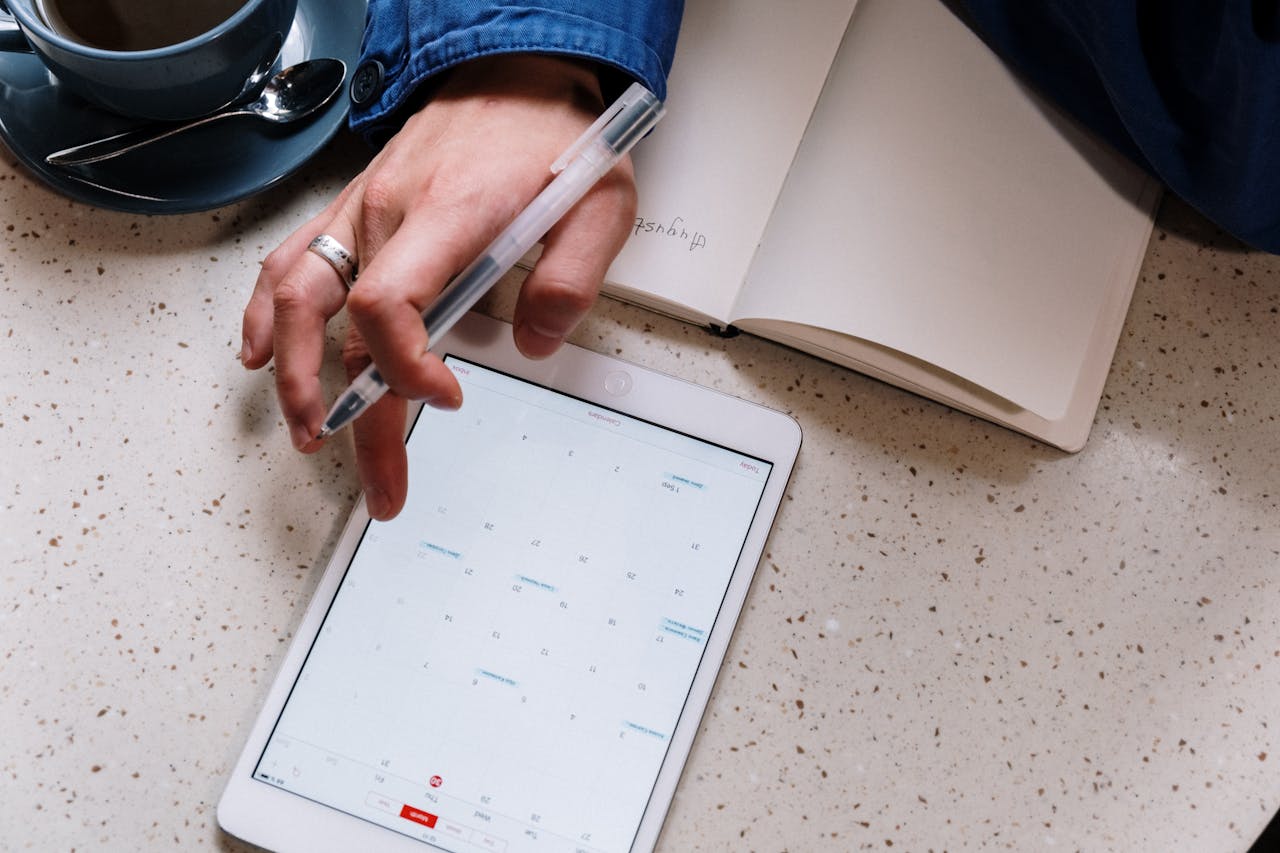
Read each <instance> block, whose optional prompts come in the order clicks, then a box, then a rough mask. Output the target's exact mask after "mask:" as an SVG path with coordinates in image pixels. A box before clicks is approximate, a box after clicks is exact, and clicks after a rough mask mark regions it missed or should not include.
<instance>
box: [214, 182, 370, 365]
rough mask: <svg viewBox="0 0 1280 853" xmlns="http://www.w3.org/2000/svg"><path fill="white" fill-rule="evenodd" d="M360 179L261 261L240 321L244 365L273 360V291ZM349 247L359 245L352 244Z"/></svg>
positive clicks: (343, 205) (351, 193) (335, 213)
mask: <svg viewBox="0 0 1280 853" xmlns="http://www.w3.org/2000/svg"><path fill="white" fill-rule="evenodd" d="M359 183H360V180H359V179H357V180H356V181H353V182H352V183H350V184H348V185H347V187H346V188H345V189H344V190H343V191H342V192H341V193H340V194H339V195H338V197H337V198H335V199H334V200H333V201H332V202H330V203H329V205H328V206H327V207H326V208H325V209H324V210H323V211H321V212H320V214H319V215H317V216H316V217H315V218H313V219H311V220H310V221H309V222H307V224H306V225H303V226H302V227H301V228H299V229H298V230H297V231H295V232H293V234H291V235H290V236H289V238H288V239H287V240H285V241H284V242H283V243H282V244H280V246H279V247H278V248H276V249H275V250H274V251H273V252H272V253H271V254H269V255H267V257H266V259H265V260H264V261H263V262H262V269H261V270H259V271H258V278H257V281H256V282H255V283H254V286H253V295H252V296H250V297H249V302H248V304H247V305H246V306H245V310H244V318H243V320H242V321H241V333H242V340H243V342H242V344H241V347H240V361H241V363H243V364H244V366H245V367H247V368H250V369H253V370H256V369H257V368H259V367H262V366H264V365H265V364H266V363H267V362H269V361H270V360H271V356H272V354H273V352H274V348H275V342H274V340H273V338H272V328H273V326H274V318H273V312H274V308H273V294H274V293H275V289H276V285H277V284H279V283H280V281H281V280H282V279H283V278H284V277H285V275H286V274H287V273H288V272H289V270H290V269H292V267H293V265H294V264H295V263H297V262H298V260H299V259H300V258H301V257H302V256H303V254H304V253H305V252H306V251H307V246H308V244H310V242H311V240H312V238H313V237H315V236H316V235H317V234H320V233H322V232H323V231H324V229H325V226H327V225H328V224H329V223H330V222H331V221H332V220H333V219H334V217H335V216H337V214H338V211H340V210H343V209H344V208H345V207H346V205H347V204H348V200H349V199H350V198H351V197H352V195H354V194H355V193H356V192H357V190H358V185H359ZM349 248H352V249H354V248H356V247H354V246H351V247H349Z"/></svg>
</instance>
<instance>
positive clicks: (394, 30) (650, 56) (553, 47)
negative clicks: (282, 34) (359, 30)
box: [351, 0, 684, 142]
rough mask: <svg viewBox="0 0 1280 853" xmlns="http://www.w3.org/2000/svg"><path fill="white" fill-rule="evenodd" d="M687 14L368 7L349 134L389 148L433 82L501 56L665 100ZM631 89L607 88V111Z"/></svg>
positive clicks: (673, 10)
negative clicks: (542, 58)
mask: <svg viewBox="0 0 1280 853" xmlns="http://www.w3.org/2000/svg"><path fill="white" fill-rule="evenodd" d="M683 11H684V2H683V0H610V2H598V0H537V2H532V3H501V2H488V1H487V0H370V2H369V11H368V17H367V22H366V26H365V33H364V41H363V43H362V44H361V57H360V63H359V65H358V66H357V67H356V70H355V73H354V74H353V78H352V79H353V85H352V101H353V105H352V112H351V127H352V129H353V130H355V131H356V132H358V133H360V134H362V135H364V136H365V137H366V138H368V139H370V140H371V141H375V142H376V141H378V140H380V139H385V138H386V137H388V136H389V135H390V134H391V133H394V131H395V130H396V129H397V128H398V127H399V125H400V123H401V122H403V121H404V119H405V118H406V117H407V116H406V115H405V114H404V108H405V107H406V106H408V105H410V104H411V103H414V94H415V92H416V91H417V90H418V89H419V87H420V86H421V85H422V84H423V83H424V82H425V81H426V80H428V79H430V78H431V77H432V76H433V75H436V74H439V73H440V72H441V71H444V70H446V69H448V68H452V67H453V66H455V65H458V64H459V63H462V62H466V61H467V60H469V59H476V58H478V57H482V56H491V55H494V54H500V53H543V54H557V55H561V56H571V57H576V58H581V59H589V60H594V61H595V62H599V63H602V64H604V65H606V66H609V67H612V68H614V69H616V70H618V71H619V72H621V74H620V75H618V76H619V79H620V80H626V79H627V78H630V80H637V81H639V82H641V83H643V84H644V85H645V86H647V87H648V88H649V89H650V90H651V91H652V92H654V93H655V94H656V95H657V96H658V97H659V98H665V97H666V88H667V74H668V73H669V72H670V70H671V59H672V56H673V55H674V53H675V46H676V36H677V33H678V31H679V27H680V18H681V15H682V14H683ZM628 82H629V80H628ZM624 87H625V84H624V85H620V86H617V87H616V88H617V91H611V90H609V89H608V88H606V91H605V98H606V102H607V101H608V100H611V99H612V96H614V95H616V94H618V93H620V92H621V89H622V88H624Z"/></svg>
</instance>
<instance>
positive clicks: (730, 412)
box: [217, 313, 801, 853]
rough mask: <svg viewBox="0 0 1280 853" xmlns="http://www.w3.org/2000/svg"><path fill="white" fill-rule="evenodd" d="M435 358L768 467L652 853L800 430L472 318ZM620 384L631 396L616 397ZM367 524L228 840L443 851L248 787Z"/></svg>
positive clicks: (264, 787)
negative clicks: (524, 345)
mask: <svg viewBox="0 0 1280 853" xmlns="http://www.w3.org/2000/svg"><path fill="white" fill-rule="evenodd" d="M435 351H436V352H438V353H439V354H440V355H441V356H442V357H443V356H445V355H448V354H452V355H456V356H458V357H460V358H463V359H466V360H468V361H473V362H476V363H479V364H481V365H484V366H486V367H490V368H492V369H495V370H498V371H502V372H504V373H508V374H511V375H512V376H514V377H516V378H518V379H523V380H526V381H529V382H533V383H536V384H539V385H543V386H546V387H548V388H550V389H552V390H554V391H560V392H563V393H566V394H569V395H572V396H574V397H579V398H581V399H584V400H586V401H588V402H591V403H595V404H597V405H600V406H605V407H608V408H612V409H615V410H617V411H619V412H622V413H623V414H626V415H629V416H631V417H635V418H639V419H642V420H646V421H650V422H652V423H655V424H657V425H658V426H661V427H664V428H667V429H671V430H675V431H678V432H682V433H685V434H688V435H690V436H693V437H694V438H697V439H701V440H704V441H708V442H712V443H714V444H719V445H721V446H724V447H727V448H730V449H732V450H735V451H738V452H740V453H743V454H745V455H748V456H754V457H757V458H760V459H763V460H766V461H768V462H770V463H771V464H772V466H773V468H772V470H771V471H770V474H769V477H768V479H767V481H766V483H765V488H764V491H763V494H762V495H761V499H760V503H759V506H758V508H757V510H756V513H755V516H754V518H753V519H752V523H751V527H750V529H749V530H748V532H747V535H746V538H745V540H744V543H743V547H742V551H741V552H740V554H739V558H738V561H737V563H736V565H735V566H734V569H733V573H732V575H731V576H730V580H729V583H728V584H727V587H726V590H725V596H724V602H723V604H722V606H721V609H720V611H719V613H718V614H717V617H716V620H715V623H714V625H713V626H712V628H711V631H710V633H709V634H708V637H707V641H706V648H705V651H704V654H703V656H702V660H701V662H700V663H699V665H698V668H697V670H696V672H695V674H694V677H693V680H692V682H691V684H690V689H689V694H688V699H687V700H686V703H685V705H684V707H683V708H682V710H681V713H680V718H679V721H678V723H677V725H676V727H675V730H674V731H673V732H672V736H671V742H670V746H669V748H668V750H667V754H666V757H665V758H664V760H663V763H662V766H661V768H660V770H659V772H658V775H657V778H656V779H655V781H654V785H653V788H652V791H651V793H650V797H649V801H648V803H647V804H646V807H645V811H644V816H643V818H642V819H641V822H640V826H639V830H638V831H637V833H636V836H635V840H634V841H633V843H632V847H631V850H632V851H645V850H652V848H653V847H654V846H655V845H656V843H657V841H658V837H659V834H660V833H661V830H662V825H663V821H664V820H665V818H666V814H667V811H668V809H669V808H670V805H671V800H672V798H673V797H674V795H675V790H676V786H677V785H678V783H679V780H680V775H681V773H682V772H683V769H684V765H685V762H686V761H687V760H688V756H689V752H690V750H691V749H692V745H693V739H694V736H695V735H696V734H697V731H698V727H699V726H700V725H701V721H702V717H703V715H704V713H705V711H706V707H707V704H708V702H709V701H710V697H711V692H712V689H713V688H714V686H715V680H716V677H717V676H718V674H719V671H720V667H721V664H722V663H723V661H724V656H725V653H726V652H727V650H728V645H729V640H730V638H731V636H732V633H733V629H734V627H735V626H736V624H737V621H738V617H739V615H740V613H741V610H742V606H743V604H744V602H745V600H746V596H747V592H748V590H749V588H750V585H751V580H752V578H753V576H754V574H755V569H756V566H757V564H758V563H759V561H760V558H761V555H762V554H763V552H764V546H765V542H766V540H767V538H768V535H769V531H770V529H771V528H772V526H773V520H774V517H775V516H776V514H777V511H778V507H779V506H780V504H781V501H782V496H783V493H784V491H785V489H786V485H787V481H788V480H789V478H790V476H791V471H792V468H793V466H794V464H795V459H796V456H797V454H798V452H799V448H800V441H801V431H800V426H799V424H798V423H797V422H796V421H795V420H794V419H793V418H791V417H790V416H788V415H785V414H783V413H781V412H777V411H774V410H772V409H768V408H766V407H764V406H761V405H758V404H756V403H751V402H749V401H746V400H742V399H739V398H737V397H733V396H730V395H727V394H724V393H722V392H719V391H715V390H713V389H709V388H705V387H703V386H699V385H695V384H693V383H691V382H686V381H684V380H682V379H677V378H675V377H672V376H668V375H666V374H663V373H659V372H656V371H653V370H649V369H648V368H643V367H639V366H637V365H634V364H631V363H629V362H625V361H622V360H620V359H617V358H613V357H611V356H606V355H601V354H599V353H596V352H592V351H590V350H586V349H582V348H580V347H576V346H565V347H562V348H561V350H560V351H559V352H557V353H556V354H555V355H554V356H552V357H551V358H549V359H545V360H542V361H530V360H528V359H526V358H524V357H523V356H522V355H520V354H519V352H518V351H517V350H516V348H515V345H514V343H513V341H512V335H511V326H510V325H508V324H507V323H503V322H500V321H497V320H492V319H489V318H487V317H483V316H481V315H478V314H474V313H473V314H470V315H468V316H467V317H465V318H463V320H462V321H460V322H459V323H458V324H457V326H455V327H454V330H453V331H452V332H451V333H450V335H449V336H448V337H447V338H445V340H444V341H442V343H441V345H440V347H438V348H436V349H435ZM620 372H621V373H624V374H626V376H627V380H628V381H625V382H621V383H620V382H619V380H618V375H619V373H620ZM622 385H629V388H627V389H626V390H625V391H623V392H622V393H618V391H619V389H620V387H621V386H622ZM610 389H612V390H610ZM410 422H412V419H411V421H410ZM368 523H369V514H368V511H367V510H366V508H365V503H364V497H363V496H361V497H360V499H359V500H358V501H357V503H356V506H355V508H354V510H353V511H352V513H351V516H350V518H349V519H348V520H347V524H346V527H345V528H344V530H343V532H342V536H341V538H340V539H339V541H338V544H337V546H336V547H335V549H334V553H333V555H332V557H331V558H330V560H329V563H328V565H327V567H326V568H325V572H324V575H323V576H322V578H321V580H320V583H319V584H318V586H317V588H316V591H315V594H314V596H313V597H312V600H311V602H310V604H309V606H308V607H307V610H306V613H305V614H304V615H303V617H302V621H301V623H300V624H299V625H298V627H297V630H296V631H295V632H294V637H293V641H292V642H291V643H290V645H289V649H288V651H287V653H286V654H285V657H284V659H283V660H282V661H281V664H280V668H279V671H278V672H277V674H276V676H275V679H274V680H273V682H272V685H271V688H270V690H269V691H268V694H267V697H266V699H265V700H264V702H263V706H262V709H261V711H260V712H259V714H258V717H257V719H256V721H255V722H254V725H253V728H252V730H251V732H250V735H249V737H248V739H247V741H246V744H245V746H244V749H243V750H242V751H241V753H240V757H239V759H238V760H237V761H236V765H235V768H234V770H233V771H232V774H231V778H230V779H229V780H228V782H227V786H226V788H225V789H224V791H223V794H222V798H221V799H220V800H219V802H218V811H217V815H218V824H219V825H220V826H221V827H222V828H223V829H224V830H225V831H227V832H228V833H230V834H232V835H234V836H236V837H238V838H241V839H243V840H246V841H249V842H252V843H254V844H257V845H259V846H262V847H266V848H268V849H272V850H291V849H296V850H306V851H329V850H332V851H346V850H352V849H360V847H362V846H368V845H375V844H376V845H378V849H380V850H383V849H385V850H390V851H400V850H403V851H405V852H406V853H409V852H410V851H424V850H432V849H437V850H438V849H442V848H438V847H435V846H434V845H432V844H430V843H429V842H425V841H422V840H419V839H415V838H410V837H408V836H405V835H402V834H400V833H397V832H395V831H389V830H387V829H386V828H385V827H383V826H380V825H378V824H374V823H371V822H369V821H365V820H362V819H360V818H358V817H356V816H353V815H350V814H348V813H346V812H343V811H340V810H338V809H337V808H335V807H332V806H328V805H324V804H321V803H318V802H314V801H312V800H309V799H306V798H304V797H302V796H300V795H298V794H296V793H294V792H292V791H288V790H285V789H282V788H278V787H275V786H273V785H269V784H267V783H265V782H260V781H258V780H256V779H254V778H253V776H252V772H253V768H254V767H255V766H256V764H257V761H258V759H259V757H260V756H261V755H262V751H263V749H264V748H265V746H266V742H267V740H268V738H269V736H270V734H271V731H272V729H273V727H274V725H275V722H276V720H277V719H278V718H279V716H280V713H281V711H282V708H283V705H284V703H285V701H286V700H287V698H288V695H289V692H290V690H291V688H292V686H293V684H294V682H295V680H296V678H297V676H298V673H299V671H300V670H301V667H302V665H303V663H304V661H305V659H306V656H307V652H308V650H309V649H310V648H311V645H312V642H313V640H314V638H315V636H316V633H317V632H318V631H319V629H320V625H321V623H322V622H323V619H324V616H325V613H326V612H327V611H328V607H329V604H330V602H331V601H332V600H333V598H334V596H335V595H336V593H337V590H338V587H339V585H340V583H341V580H342V577H343V575H344V573H345V570H346V568H347V566H348V564H349V562H350V560H351V557H352V555H353V553H354V551H355V548H356V546H357V545H358V543H359V541H360V538H361V535H362V534H363V532H364V530H365V528H366V526H367V525H368Z"/></svg>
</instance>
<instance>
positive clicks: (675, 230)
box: [633, 216, 707, 252]
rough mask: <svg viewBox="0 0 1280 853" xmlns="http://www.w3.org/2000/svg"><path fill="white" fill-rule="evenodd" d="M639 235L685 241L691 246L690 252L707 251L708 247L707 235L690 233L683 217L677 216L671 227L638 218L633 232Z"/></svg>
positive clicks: (699, 232) (652, 220) (654, 220)
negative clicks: (652, 235)
mask: <svg viewBox="0 0 1280 853" xmlns="http://www.w3.org/2000/svg"><path fill="white" fill-rule="evenodd" d="M633 233H635V234H637V235H639V234H654V235H661V236H663V237H667V238H674V239H676V240H683V241H685V242H686V243H688V245H689V251H690V252H692V251H693V250H694V249H705V248H706V247H707V235H706V234H703V233H702V232H701V231H694V232H693V233H692V234H690V233H689V229H688V228H687V227H686V223H685V221H684V217H683V216H677V217H676V218H675V219H673V220H671V223H670V224H669V225H664V224H663V223H661V222H659V221H658V220H656V219H645V218H644V217H643V216H637V217H636V227H635V231H634V232H633Z"/></svg>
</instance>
